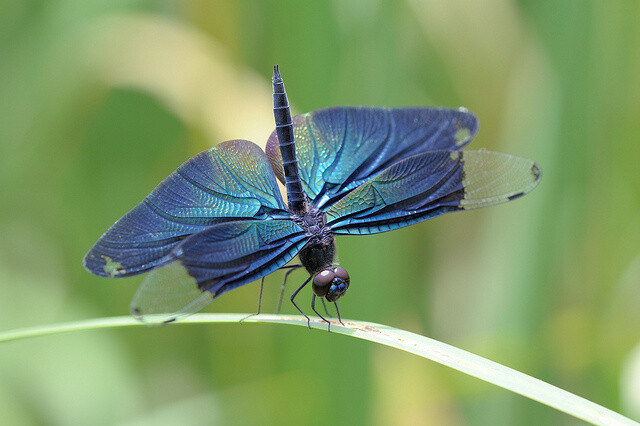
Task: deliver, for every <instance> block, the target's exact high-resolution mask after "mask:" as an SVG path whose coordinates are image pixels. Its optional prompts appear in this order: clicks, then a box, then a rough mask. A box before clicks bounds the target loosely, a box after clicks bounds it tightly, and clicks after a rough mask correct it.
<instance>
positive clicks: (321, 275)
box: [312, 269, 336, 297]
mask: <svg viewBox="0 0 640 426" xmlns="http://www.w3.org/2000/svg"><path fill="white" fill-rule="evenodd" d="M335 277H336V274H335V273H334V272H333V271H331V270H330V269H325V270H324V271H322V272H318V273H317V274H316V276H315V277H313V285H312V287H313V292H314V293H315V294H316V295H317V296H320V297H325V296H326V295H327V291H329V286H330V285H331V283H332V282H333V280H334V279H335Z"/></svg>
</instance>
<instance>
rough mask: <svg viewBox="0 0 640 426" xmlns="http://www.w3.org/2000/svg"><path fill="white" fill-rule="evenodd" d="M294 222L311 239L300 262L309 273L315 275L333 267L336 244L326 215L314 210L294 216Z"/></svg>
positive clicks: (303, 251)
mask: <svg viewBox="0 0 640 426" xmlns="http://www.w3.org/2000/svg"><path fill="white" fill-rule="evenodd" d="M293 220H294V222H295V223H296V224H297V225H298V226H300V227H301V228H302V229H304V231H305V234H306V235H307V237H308V238H309V241H308V242H307V244H306V245H305V246H304V248H303V249H302V250H301V251H300V254H299V256H300V262H302V265H304V267H305V268H306V269H307V271H308V272H309V273H310V274H312V275H313V274H316V273H318V272H320V271H322V270H324V269H327V268H328V267H330V266H331V265H333V259H334V256H335V244H334V240H333V232H332V231H331V228H330V227H329V226H328V225H327V217H326V215H325V214H324V213H323V212H321V211H320V210H318V209H315V208H312V209H310V210H309V211H307V212H305V214H304V215H303V216H299V215H293Z"/></svg>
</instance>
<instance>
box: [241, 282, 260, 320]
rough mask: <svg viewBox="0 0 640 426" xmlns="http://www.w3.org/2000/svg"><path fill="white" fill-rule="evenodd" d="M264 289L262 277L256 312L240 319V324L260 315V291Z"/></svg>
mask: <svg viewBox="0 0 640 426" xmlns="http://www.w3.org/2000/svg"><path fill="white" fill-rule="evenodd" d="M263 288H264V277H262V279H261V280H260V296H258V312H256V313H255V314H249V315H247V316H246V317H244V318H242V319H241V320H240V322H242V321H244V320H246V319H247V318H251V317H255V316H256V315H260V309H262V289H263Z"/></svg>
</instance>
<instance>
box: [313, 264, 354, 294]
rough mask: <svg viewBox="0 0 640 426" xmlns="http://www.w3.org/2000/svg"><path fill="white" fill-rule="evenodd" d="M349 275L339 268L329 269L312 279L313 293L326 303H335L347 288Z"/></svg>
mask: <svg viewBox="0 0 640 426" xmlns="http://www.w3.org/2000/svg"><path fill="white" fill-rule="evenodd" d="M349 281H350V279H349V274H348V273H347V271H346V270H345V269H344V268H342V267H340V266H336V267H329V268H327V269H324V270H322V271H320V272H318V273H317V274H316V275H315V276H314V277H313V292H314V293H315V294H316V296H320V297H324V298H325V299H327V301H328V302H335V301H336V300H338V299H339V298H340V297H341V296H342V295H343V294H345V293H346V292H347V289H348V288H349Z"/></svg>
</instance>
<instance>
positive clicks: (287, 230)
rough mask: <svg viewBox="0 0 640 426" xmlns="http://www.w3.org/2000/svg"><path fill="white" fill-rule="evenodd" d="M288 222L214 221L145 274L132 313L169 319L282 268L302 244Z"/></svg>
mask: <svg viewBox="0 0 640 426" xmlns="http://www.w3.org/2000/svg"><path fill="white" fill-rule="evenodd" d="M306 239H307V237H306V236H305V234H304V231H303V230H302V229H301V228H300V227H299V226H298V225H296V224H295V223H294V222H293V221H291V220H242V221H233V222H225V223H221V224H217V225H214V226H212V227H210V228H208V229H206V230H204V231H201V232H199V233H197V234H194V235H192V236H190V237H189V238H187V239H185V240H184V241H183V242H181V243H180V244H178V245H177V246H176V247H175V248H174V249H173V250H172V251H171V253H170V254H169V256H168V258H167V259H166V260H165V262H166V263H167V265H166V266H163V267H160V268H158V269H155V270H153V271H151V272H150V273H149V275H147V278H146V279H145V280H144V281H143V283H142V285H141V286H140V288H139V289H138V292H137V293H136V295H135V297H134V299H133V301H132V302H131V313H132V314H133V315H135V316H137V317H139V318H140V319H142V320H144V321H148V322H168V321H171V320H174V319H176V318H178V317H180V316H182V315H188V314H191V313H193V312H196V311H198V310H200V309H201V308H202V307H203V306H205V305H206V304H207V303H209V302H210V301H212V300H213V299H215V298H216V297H218V296H220V295H221V294H223V293H225V292H227V291H229V290H231V289H234V288H236V287H238V286H241V285H243V284H246V283H249V282H252V281H255V280H257V279H259V278H262V277H263V276H265V275H267V274H269V273H271V272H273V271H275V270H276V269H278V268H280V267H281V266H283V265H284V264H286V263H287V262H289V261H290V260H291V259H293V258H294V257H295V256H296V254H297V253H298V251H299V250H300V249H301V248H302V247H303V246H304V244H305V243H306Z"/></svg>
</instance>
